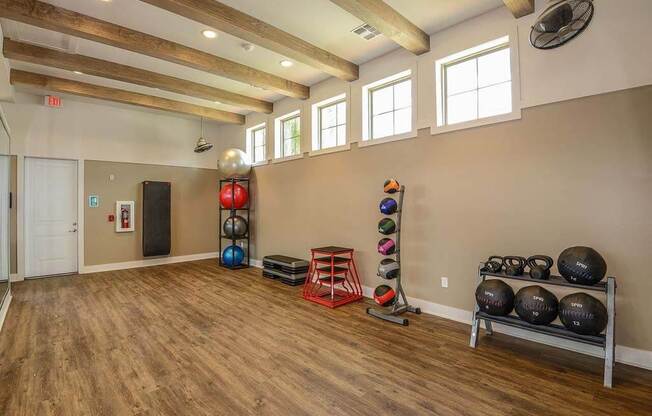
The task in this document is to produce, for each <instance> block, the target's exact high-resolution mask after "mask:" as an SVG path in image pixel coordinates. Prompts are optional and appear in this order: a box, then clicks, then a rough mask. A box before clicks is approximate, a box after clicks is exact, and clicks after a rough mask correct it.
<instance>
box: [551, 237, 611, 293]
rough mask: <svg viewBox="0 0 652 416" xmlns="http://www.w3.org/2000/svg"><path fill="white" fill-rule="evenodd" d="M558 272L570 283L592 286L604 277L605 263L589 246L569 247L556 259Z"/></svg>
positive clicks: (605, 271)
mask: <svg viewBox="0 0 652 416" xmlns="http://www.w3.org/2000/svg"><path fill="white" fill-rule="evenodd" d="M557 268H558V269H559V274H561V275H562V276H564V278H565V279H566V280H568V281H569V282H570V283H575V284H578V285H587V286H593V285H595V284H596V283H598V282H599V281H600V280H602V279H603V278H604V275H605V274H606V273H607V263H606V262H605V261H604V258H603V257H602V256H601V255H600V253H598V252H597V251H595V250H594V249H592V248H591V247H581V246H580V247H570V248H567V249H566V250H564V251H562V252H561V254H560V255H559V259H558V260H557Z"/></svg>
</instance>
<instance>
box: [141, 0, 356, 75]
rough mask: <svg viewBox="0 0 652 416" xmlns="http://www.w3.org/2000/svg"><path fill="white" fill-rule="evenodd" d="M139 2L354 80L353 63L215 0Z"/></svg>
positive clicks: (354, 69) (149, 0)
mask: <svg viewBox="0 0 652 416" xmlns="http://www.w3.org/2000/svg"><path fill="white" fill-rule="evenodd" d="M141 1H144V2H145V3H149V4H151V5H153V6H156V7H159V8H161V9H164V10H167V11H169V12H172V13H175V14H178V15H180V16H183V17H185V18H188V19H190V20H194V21H196V22H199V23H202V24H205V25H207V26H209V27H212V28H214V29H217V30H220V31H222V32H224V33H228V34H230V35H233V36H235V37H237V38H240V39H243V40H246V41H248V42H251V43H253V44H256V45H259V46H262V47H263V48H266V49H269V50H271V51H274V52H276V53H279V54H281V55H283V56H285V57H287V58H291V59H294V60H295V61H297V62H301V63H304V64H306V65H309V66H311V67H313V68H316V69H318V70H320V71H322V72H325V73H327V74H329V75H332V76H335V77H337V78H340V79H343V80H345V81H354V80H356V79H358V66H357V65H356V64H354V63H352V62H349V61H346V60H344V59H342V58H340V57H338V56H336V55H333V54H331V53H329V52H328V51H326V50H324V49H321V48H319V47H317V46H315V45H312V44H310V43H308V42H306V41H305V40H303V39H301V38H298V37H296V36H294V35H291V34H289V33H287V32H284V31H282V30H281V29H278V28H276V27H275V26H272V25H270V24H268V23H265V22H263V21H261V20H258V19H256V18H255V17H253V16H250V15H248V14H245V13H242V12H241V11H239V10H236V9H234V8H233V7H229V6H227V5H225V4H222V3H220V2H218V1H215V0H141Z"/></svg>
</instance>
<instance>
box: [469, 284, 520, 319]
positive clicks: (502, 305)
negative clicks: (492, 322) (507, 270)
mask: <svg viewBox="0 0 652 416" xmlns="http://www.w3.org/2000/svg"><path fill="white" fill-rule="evenodd" d="M475 300H476V302H478V307H479V308H480V311H482V312H485V313H488V314H489V315H496V316H505V315H508V314H509V313H510V312H511V311H512V309H514V291H513V290H512V288H511V287H510V286H509V285H508V284H507V283H505V282H503V281H502V280H498V279H490V280H485V281H484V282H482V283H480V284H479V285H478V287H477V289H476V290H475Z"/></svg>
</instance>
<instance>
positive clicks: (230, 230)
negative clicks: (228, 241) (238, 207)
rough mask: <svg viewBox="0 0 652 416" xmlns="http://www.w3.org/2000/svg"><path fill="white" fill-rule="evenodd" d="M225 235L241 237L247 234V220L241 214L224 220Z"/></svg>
mask: <svg viewBox="0 0 652 416" xmlns="http://www.w3.org/2000/svg"><path fill="white" fill-rule="evenodd" d="M222 230H223V231H224V235H225V236H227V237H228V238H234V237H235V238H240V237H244V236H245V235H247V220H245V219H244V218H243V217H241V216H240V215H234V216H232V217H229V218H227V219H226V221H224V225H222Z"/></svg>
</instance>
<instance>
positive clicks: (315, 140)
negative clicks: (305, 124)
mask: <svg viewBox="0 0 652 416" xmlns="http://www.w3.org/2000/svg"><path fill="white" fill-rule="evenodd" d="M341 103H344V105H345V106H346V119H345V120H344V125H345V126H346V128H345V136H344V144H343V145H338V146H335V147H329V148H327V149H322V148H321V132H322V128H321V111H322V110H323V109H324V108H326V107H331V106H334V105H338V104H341ZM339 125H341V124H338V126H339ZM349 128H350V126H349V102H348V99H347V95H346V94H345V93H343V94H340V95H336V96H335V97H331V98H329V99H327V100H323V101H320V102H318V103H315V104H313V105H312V150H311V151H310V156H316V155H320V154H325V153H333V152H340V151H343V150H350V149H351V143H349Z"/></svg>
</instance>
